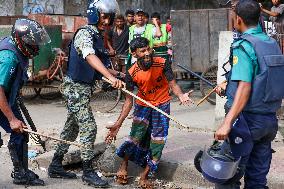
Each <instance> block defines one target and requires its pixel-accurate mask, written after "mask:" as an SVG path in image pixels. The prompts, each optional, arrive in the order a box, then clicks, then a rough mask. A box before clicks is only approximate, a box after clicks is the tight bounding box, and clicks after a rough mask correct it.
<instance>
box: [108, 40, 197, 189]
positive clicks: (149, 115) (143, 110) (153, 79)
mask: <svg viewBox="0 0 284 189" xmlns="http://www.w3.org/2000/svg"><path fill="white" fill-rule="evenodd" d="M130 50H131V53H132V55H133V56H134V57H135V58H137V61H136V62H135V63H134V64H133V65H132V66H131V68H130V69H129V70H128V71H127V72H126V78H125V82H126V88H127V90H129V91H133V90H134V87H135V86H136V87H137V88H138V94H137V96H139V97H141V98H142V99H144V100H146V101H148V102H149V103H151V104H152V105H154V106H156V107H157V108H159V109H161V110H163V111H164V112H166V113H168V114H170V99H171V97H170V95H169V89H170V88H171V89H172V91H173V93H174V94H175V95H176V96H178V98H179V100H180V102H181V103H182V104H189V103H191V102H192V100H191V99H190V98H189V95H190V93H191V92H192V91H190V92H189V93H183V92H182V91H181V89H180V87H179V86H178V85H177V83H176V81H175V79H174V74H173V71H172V69H171V66H170V64H169V62H167V61H166V59H164V58H161V57H152V49H151V48H150V47H149V41H148V40H147V39H146V38H143V37H138V38H135V39H134V40H132V41H131V43H130ZM132 105H133V99H132V96H130V95H128V94H126V100H125V103H124V106H123V109H122V112H121V114H120V116H119V118H118V120H117V121H116V123H115V124H114V125H113V126H111V127H108V129H109V130H110V131H109V133H108V135H107V137H106V142H107V143H111V142H112V140H113V139H115V137H116V135H117V133H118V131H119V129H120V127H121V125H122V123H123V121H124V120H125V118H126V117H127V116H128V114H129V112H130V110H131V108H132ZM168 128H169V118H167V117H166V116H164V115H163V114H161V113H160V112H158V111H156V110H154V109H152V108H150V107H148V106H147V105H145V104H144V103H142V102H140V101H138V100H136V101H135V109H134V118H133V123H132V127H131V132H130V136H129V138H128V139H127V140H126V141H125V142H124V143H123V144H122V145H121V146H120V147H119V148H118V150H117V151H116V153H117V155H118V156H119V157H121V158H123V162H122V164H121V166H120V169H119V170H118V172H117V182H118V183H120V184H127V182H128V181H127V174H128V173H127V165H128V160H130V161H133V162H134V163H136V164H138V165H140V166H141V167H144V168H145V169H144V171H143V172H142V173H141V175H140V181H139V185H140V186H141V187H142V188H148V187H150V188H151V186H152V183H150V181H149V180H148V174H149V172H155V171H156V170H157V164H158V162H159V160H160V158H161V155H162V151H163V148H164V146H165V143H166V140H167V136H168Z"/></svg>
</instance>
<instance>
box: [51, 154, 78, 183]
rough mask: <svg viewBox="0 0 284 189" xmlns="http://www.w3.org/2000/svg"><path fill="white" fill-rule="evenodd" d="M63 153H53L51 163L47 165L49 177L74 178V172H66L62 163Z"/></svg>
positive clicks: (75, 176)
mask: <svg viewBox="0 0 284 189" xmlns="http://www.w3.org/2000/svg"><path fill="white" fill-rule="evenodd" d="M62 161H63V155H57V154H54V157H53V159H52V162H51V164H50V165H49V167H48V176H49V177H50V178H63V179H76V178H77V175H76V174H75V173H69V172H66V171H65V170H64V168H63V165H62Z"/></svg>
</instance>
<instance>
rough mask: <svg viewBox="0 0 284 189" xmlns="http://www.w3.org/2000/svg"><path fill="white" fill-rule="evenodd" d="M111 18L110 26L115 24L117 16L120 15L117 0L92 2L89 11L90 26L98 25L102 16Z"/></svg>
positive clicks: (96, 0) (92, 0)
mask: <svg viewBox="0 0 284 189" xmlns="http://www.w3.org/2000/svg"><path fill="white" fill-rule="evenodd" d="M101 13H104V14H107V15H109V16H110V18H111V21H110V24H112V23H113V21H114V18H115V15H116V14H118V13H119V5H118V3H117V1H116V0H91V1H90V3H89V5H88V9H87V18H88V24H90V25H97V24H98V23H99V20H100V14H101Z"/></svg>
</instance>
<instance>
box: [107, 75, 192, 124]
mask: <svg viewBox="0 0 284 189" xmlns="http://www.w3.org/2000/svg"><path fill="white" fill-rule="evenodd" d="M103 80H104V81H106V82H108V83H110V84H112V82H111V81H110V80H109V79H107V78H105V77H103ZM121 90H122V91H123V92H125V93H127V94H129V95H131V96H132V97H134V98H136V99H137V100H139V101H141V102H143V103H144V104H146V105H147V106H149V107H150V108H153V109H154V110H156V111H158V112H160V113H161V114H163V115H164V116H166V117H168V118H169V119H170V120H172V121H173V122H175V123H177V124H178V125H180V126H181V127H183V128H186V129H188V128H190V126H186V125H184V124H182V123H181V122H179V121H178V120H177V119H175V118H174V117H173V116H171V115H169V114H167V113H166V112H164V111H162V110H160V109H159V108H157V107H156V106H154V105H152V104H151V103H149V102H147V101H146V100H144V99H142V98H140V97H139V96H137V95H135V94H134V93H132V92H130V91H128V90H127V89H125V88H122V89H121Z"/></svg>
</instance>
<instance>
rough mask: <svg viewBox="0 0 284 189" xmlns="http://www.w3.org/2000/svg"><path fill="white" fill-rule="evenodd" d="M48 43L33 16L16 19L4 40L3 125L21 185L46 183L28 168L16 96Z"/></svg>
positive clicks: (0, 62)
mask: <svg viewBox="0 0 284 189" xmlns="http://www.w3.org/2000/svg"><path fill="white" fill-rule="evenodd" d="M48 42H50V38H49V35H48V34H47V32H46V31H45V29H44V28H43V27H42V26H41V25H40V24H39V23H37V22H36V21H34V20H30V19H18V20H16V22H15V24H14V26H13V28H12V34H11V36H10V37H6V38H4V39H3V40H2V41H1V42H0V126H1V127H2V128H3V129H4V130H5V131H6V132H7V133H11V135H10V140H9V143H8V149H9V152H10V156H11V159H12V163H13V167H14V170H13V172H12V174H11V176H12V178H13V183H14V184H17V185H25V186H29V185H36V186H39V185H44V181H43V180H41V179H39V177H38V175H36V174H35V173H34V172H32V171H31V170H29V169H28V144H27V143H28V139H29V137H28V134H27V133H23V128H26V126H25V122H24V119H23V117H22V115H21V113H20V111H19V109H18V106H17V103H16V97H17V95H18V93H19V90H20V89H21V87H22V86H23V84H24V82H25V81H26V80H27V78H28V77H27V69H28V66H29V59H30V58H33V57H35V56H36V55H38V53H39V50H40V46H41V45H44V44H45V43H48ZM0 136H1V133H0ZM1 141H2V140H1ZM1 141H0V143H1ZM0 146H1V144H0Z"/></svg>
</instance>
